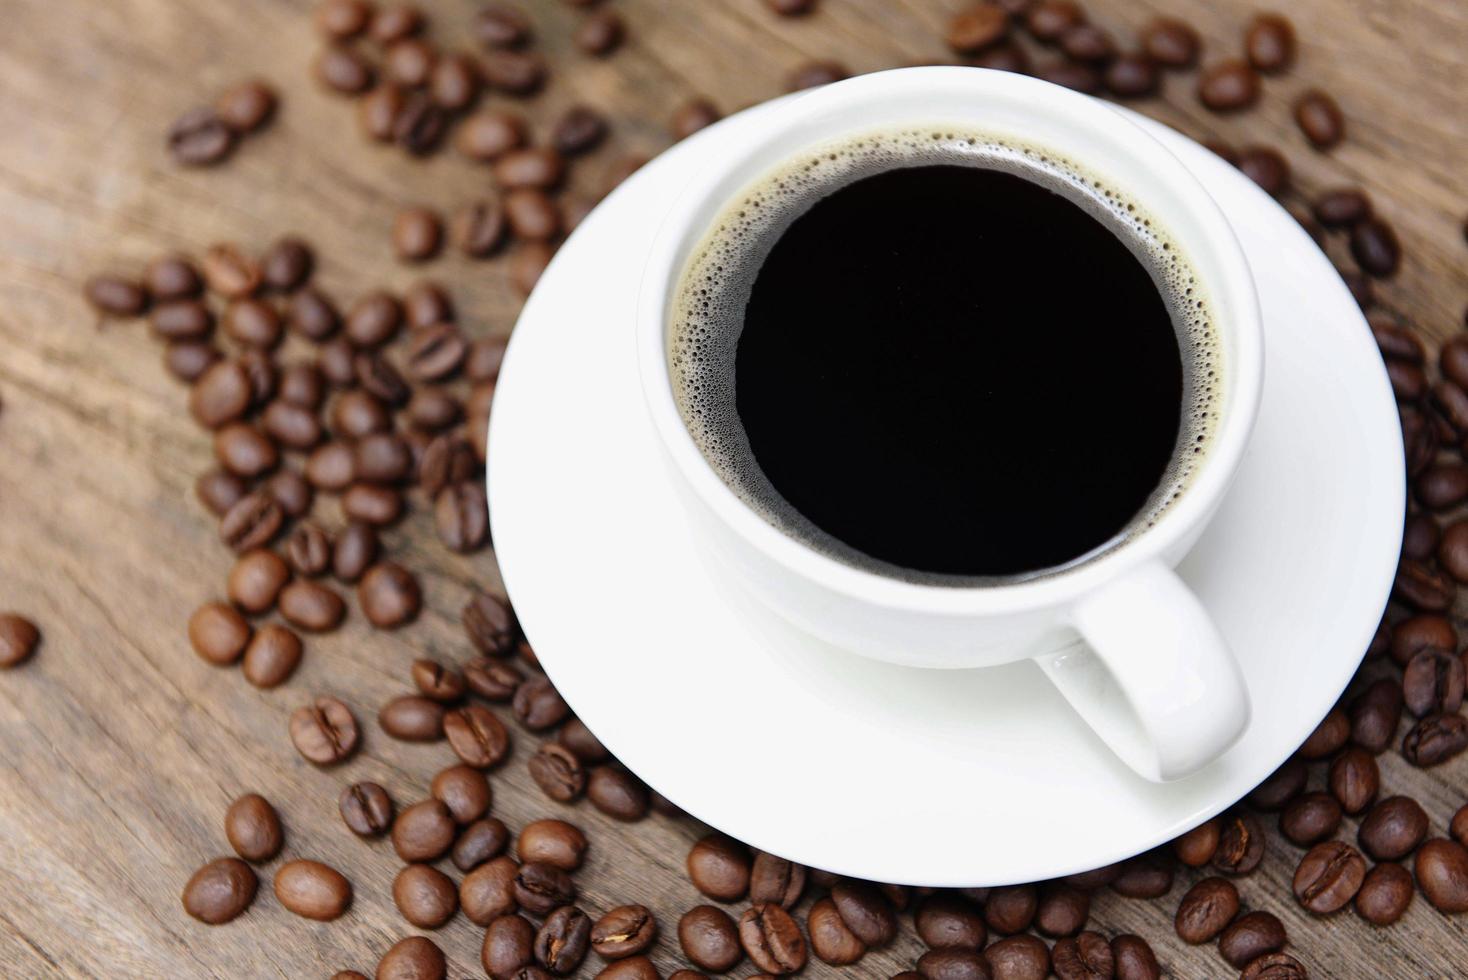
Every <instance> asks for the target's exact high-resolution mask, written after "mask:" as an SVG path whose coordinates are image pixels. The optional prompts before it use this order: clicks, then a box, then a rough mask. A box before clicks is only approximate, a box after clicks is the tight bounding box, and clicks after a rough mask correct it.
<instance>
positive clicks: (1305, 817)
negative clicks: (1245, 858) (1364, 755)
mask: <svg viewBox="0 0 1468 980" xmlns="http://www.w3.org/2000/svg"><path fill="white" fill-rule="evenodd" d="M1368 758H1369V757H1368ZM1340 825H1341V805H1340V804H1339V803H1338V802H1336V799H1335V797H1333V796H1331V795H1330V794H1329V793H1320V792H1314V793H1304V794H1302V795H1300V796H1297V797H1295V798H1294V799H1293V800H1291V801H1290V802H1289V803H1288V804H1287V805H1286V806H1285V808H1284V810H1283V811H1281V813H1280V815H1279V830H1280V833H1282V834H1284V836H1285V837H1286V838H1287V839H1288V840H1289V841H1290V842H1291V843H1294V844H1298V845H1300V846H1301V847H1307V846H1309V845H1311V844H1314V843H1316V842H1317V841H1322V840H1325V839H1326V838H1327V837H1331V836H1333V835H1334V834H1335V832H1336V830H1337V829H1338V828H1339V827H1340Z"/></svg>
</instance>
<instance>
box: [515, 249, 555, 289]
mask: <svg viewBox="0 0 1468 980" xmlns="http://www.w3.org/2000/svg"><path fill="white" fill-rule="evenodd" d="M554 255H555V249H554V248H552V247H551V246H550V245H549V244H547V243H546V242H525V243H524V244H523V245H521V246H520V247H519V248H517V249H515V252H514V254H513V255H511V256H510V283H511V284H512V285H513V286H514V287H515V289H516V290H517V291H518V292H519V293H520V294H521V295H522V296H529V295H530V291H531V290H532V289H534V288H535V284H536V282H538V281H539V280H540V274H541V273H542V272H544V271H545V267H546V266H548V265H550V260H551V258H552V257H553V256H554Z"/></svg>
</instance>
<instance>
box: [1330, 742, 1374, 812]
mask: <svg viewBox="0 0 1468 980" xmlns="http://www.w3.org/2000/svg"><path fill="white" fill-rule="evenodd" d="M1327 782H1328V783H1329V785H1330V792H1331V795H1333V796H1334V797H1335V798H1336V801H1337V802H1339V803H1340V805H1341V809H1342V810H1344V811H1345V812H1346V813H1360V812H1361V811H1363V810H1365V809H1366V808H1367V807H1368V806H1370V805H1371V802H1372V801H1373V800H1375V799H1376V793H1377V791H1378V790H1379V789H1380V788H1381V772H1380V770H1379V769H1378V768H1377V765H1376V760H1375V759H1374V758H1372V756H1371V754H1370V753H1369V752H1367V751H1365V750H1364V749H1359V748H1349V749H1346V750H1345V751H1344V752H1342V753H1341V754H1340V755H1338V756H1336V757H1335V759H1334V760H1332V761H1331V764H1330V773H1329V776H1328V777H1327Z"/></svg>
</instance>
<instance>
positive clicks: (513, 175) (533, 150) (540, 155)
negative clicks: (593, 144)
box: [493, 147, 566, 191]
mask: <svg viewBox="0 0 1468 980" xmlns="http://www.w3.org/2000/svg"><path fill="white" fill-rule="evenodd" d="M565 172H566V164H565V160H564V159H563V158H562V157H561V155H560V154H559V153H557V152H556V151H555V150H553V149H551V148H549V147H528V148H524V149H515V150H510V151H509V152H507V153H505V154H503V155H502V156H500V157H499V158H498V159H497V160H496V161H495V163H494V170H493V173H494V179H495V183H497V184H498V185H499V186H500V187H501V188H503V189H505V190H507V191H508V190H523V189H532V190H542V191H543V190H550V189H551V188H553V187H555V186H556V185H557V184H559V183H560V182H561V179H562V178H563V177H564V176H565Z"/></svg>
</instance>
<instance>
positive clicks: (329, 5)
mask: <svg viewBox="0 0 1468 980" xmlns="http://www.w3.org/2000/svg"><path fill="white" fill-rule="evenodd" d="M371 20H372V4H371V3H370V2H369V0H322V2H321V3H320V4H319V5H317V7H316V15H315V21H316V29H317V30H318V31H320V32H321V33H322V34H323V35H325V36H326V37H329V38H348V37H355V36H356V35H358V34H361V33H362V32H363V31H365V30H366V29H367V25H368V23H369V22H370V21H371Z"/></svg>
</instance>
